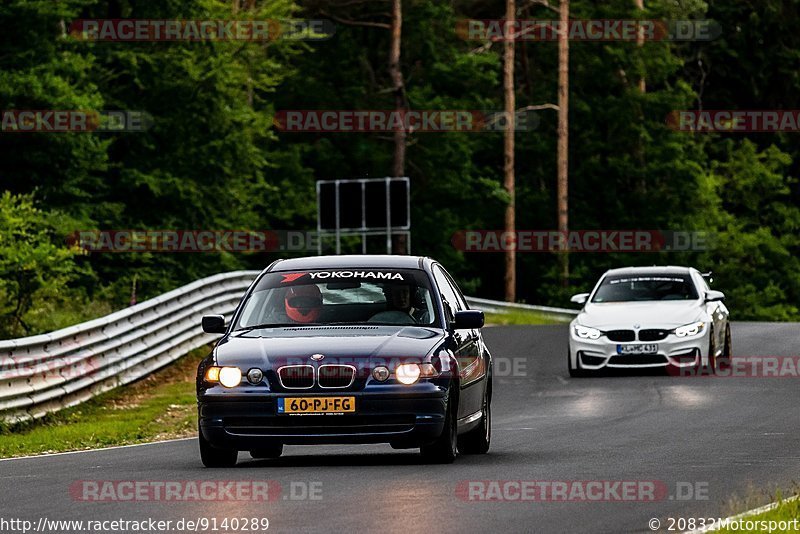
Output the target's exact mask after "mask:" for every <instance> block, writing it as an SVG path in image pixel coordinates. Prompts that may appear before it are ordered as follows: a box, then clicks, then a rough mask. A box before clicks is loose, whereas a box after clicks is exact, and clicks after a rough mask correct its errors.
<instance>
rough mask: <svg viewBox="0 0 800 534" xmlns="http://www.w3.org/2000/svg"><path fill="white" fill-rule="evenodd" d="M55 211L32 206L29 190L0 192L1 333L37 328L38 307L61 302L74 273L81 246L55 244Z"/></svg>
mask: <svg viewBox="0 0 800 534" xmlns="http://www.w3.org/2000/svg"><path fill="white" fill-rule="evenodd" d="M54 217H55V215H54V214H53V213H48V212H45V211H42V210H40V209H38V208H36V207H35V206H34V203H33V198H32V197H31V196H29V195H24V196H23V195H12V194H11V193H9V192H8V191H6V192H5V193H3V194H2V196H0V335H3V336H4V337H14V336H17V335H27V334H30V333H31V331H32V330H35V326H36V325H34V324H32V320H35V317H32V316H35V315H36V312H37V310H40V309H43V308H45V307H47V301H50V300H56V301H58V302H59V303H63V301H64V300H65V298H64V297H65V293H67V292H68V291H69V289H68V286H69V283H70V282H72V281H73V280H75V279H76V278H78V276H79V275H80V268H79V266H78V264H77V263H76V261H75V258H76V256H79V255H80V254H81V253H82V251H81V249H79V248H77V247H74V246H69V245H67V244H66V243H63V242H61V243H59V242H58V241H59V237H58V231H57V228H56V226H55V225H54Z"/></svg>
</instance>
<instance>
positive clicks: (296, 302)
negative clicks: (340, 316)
mask: <svg viewBox="0 0 800 534" xmlns="http://www.w3.org/2000/svg"><path fill="white" fill-rule="evenodd" d="M284 307H285V309H286V315H287V316H288V317H289V319H291V320H292V321H294V322H296V323H313V322H314V321H316V320H317V319H319V316H320V314H321V313H322V294H321V293H320V291H319V288H318V287H317V286H316V285H314V284H309V285H304V286H294V287H291V288H289V290H288V291H287V292H286V297H285V299H284Z"/></svg>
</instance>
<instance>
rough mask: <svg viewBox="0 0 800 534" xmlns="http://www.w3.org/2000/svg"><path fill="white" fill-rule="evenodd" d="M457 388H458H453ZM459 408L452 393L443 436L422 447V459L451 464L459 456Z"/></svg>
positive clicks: (448, 402) (448, 403) (433, 462)
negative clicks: (457, 419)
mask: <svg viewBox="0 0 800 534" xmlns="http://www.w3.org/2000/svg"><path fill="white" fill-rule="evenodd" d="M452 387H457V386H452ZM456 414H458V406H456V403H455V401H454V396H453V394H452V393H451V394H450V397H449V398H448V400H447V414H446V415H445V418H444V428H443V429H442V434H441V435H440V436H439V437H438V438H437V439H436V441H434V442H432V443H429V444H427V445H423V446H422V447H420V453H421V454H422V458H423V459H424V460H425V461H426V462H428V463H432V464H451V463H453V461H454V460H455V459H456V456H457V455H458V427H457V421H456V418H457V415H456Z"/></svg>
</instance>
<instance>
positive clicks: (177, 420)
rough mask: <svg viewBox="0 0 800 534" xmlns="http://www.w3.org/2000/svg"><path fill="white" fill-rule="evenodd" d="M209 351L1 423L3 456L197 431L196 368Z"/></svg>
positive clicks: (152, 438)
mask: <svg viewBox="0 0 800 534" xmlns="http://www.w3.org/2000/svg"><path fill="white" fill-rule="evenodd" d="M207 353H208V349H207V348H205V347H203V348H200V349H197V350H195V351H193V352H191V353H189V354H188V355H186V356H184V357H183V358H181V359H179V360H178V361H177V362H175V363H173V364H172V365H169V366H168V367H166V368H164V369H161V370H160V371H158V372H157V373H154V374H152V375H150V376H148V377H146V378H143V379H142V380H139V381H138V382H135V383H133V384H129V385H126V386H122V387H119V388H116V389H114V390H112V391H109V392H107V393H104V394H103V395H100V396H98V397H96V398H94V399H92V400H89V401H87V402H85V403H83V404H80V405H79V406H75V407H73V408H69V409H66V410H62V411H60V412H57V413H54V414H49V415H47V416H45V417H43V418H41V419H38V420H36V421H28V422H23V423H18V424H15V425H10V426H6V427H3V428H0V458H10V457H14V456H26V455H31V454H44V453H52V452H64V451H74V450H84V449H96V448H99V447H110V446H113V445H129V444H132V443H144V442H148V441H156V440H162V439H173V438H181V437H190V436H194V435H196V432H197V403H196V398H195V372H196V370H197V364H198V363H199V361H200V360H201V359H202V358H203V356H205V355H206V354H207Z"/></svg>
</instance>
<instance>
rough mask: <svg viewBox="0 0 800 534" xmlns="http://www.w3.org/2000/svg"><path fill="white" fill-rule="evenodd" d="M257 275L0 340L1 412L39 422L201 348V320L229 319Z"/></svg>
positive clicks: (212, 281)
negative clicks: (206, 317)
mask: <svg viewBox="0 0 800 534" xmlns="http://www.w3.org/2000/svg"><path fill="white" fill-rule="evenodd" d="M257 275H258V271H236V272H231V273H224V274H218V275H215V276H210V277H208V278H203V279H201V280H197V281H196V282H192V283H191V284H189V285H186V286H184V287H181V288H178V289H175V290H173V291H170V292H168V293H165V294H163V295H161V296H159V297H156V298H154V299H150V300H148V301H145V302H142V303H140V304H136V305H135V306H131V307H130V308H125V309H124V310H121V311H118V312H115V313H112V314H111V315H107V316H105V317H101V318H99V319H95V320H93V321H88V322H86V323H81V324H78V325H75V326H71V327H69V328H64V329H62V330H57V331H55V332H51V333H49V334H42V335H38V336H32V337H26V338H20V339H12V340H7V341H0V414H2V419H4V420H6V421H19V420H24V419H30V418H36V417H40V416H42V415H44V414H46V413H47V412H52V411H56V410H60V409H62V408H66V407H69V406H74V405H76V404H79V403H81V402H83V401H85V400H87V399H89V398H91V397H94V396H95V395H98V394H100V393H102V392H104V391H108V390H109V389H112V388H114V387H117V386H119V385H122V384H127V383H128V382H132V381H134V380H136V379H138V378H142V377H144V376H146V375H148V374H150V373H152V372H153V371H155V370H157V369H159V368H161V367H163V366H165V365H167V364H169V363H171V362H173V361H175V360H176V359H178V358H179V357H181V356H183V355H185V354H186V353H187V352H189V351H191V350H193V349H196V348H198V347H201V346H203V345H204V344H206V343H209V342H210V341H212V340H213V339H214V336H212V335H208V334H205V333H203V331H202V329H201V328H200V317H201V316H202V315H204V314H210V313H217V314H223V315H225V316H230V315H231V314H232V313H233V311H234V310H235V309H236V305H237V304H238V302H239V299H241V297H242V294H243V293H244V292H245V290H246V289H247V288H248V287H249V285H250V283H251V282H252V281H253V280H254V279H255V277H256V276H257Z"/></svg>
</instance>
